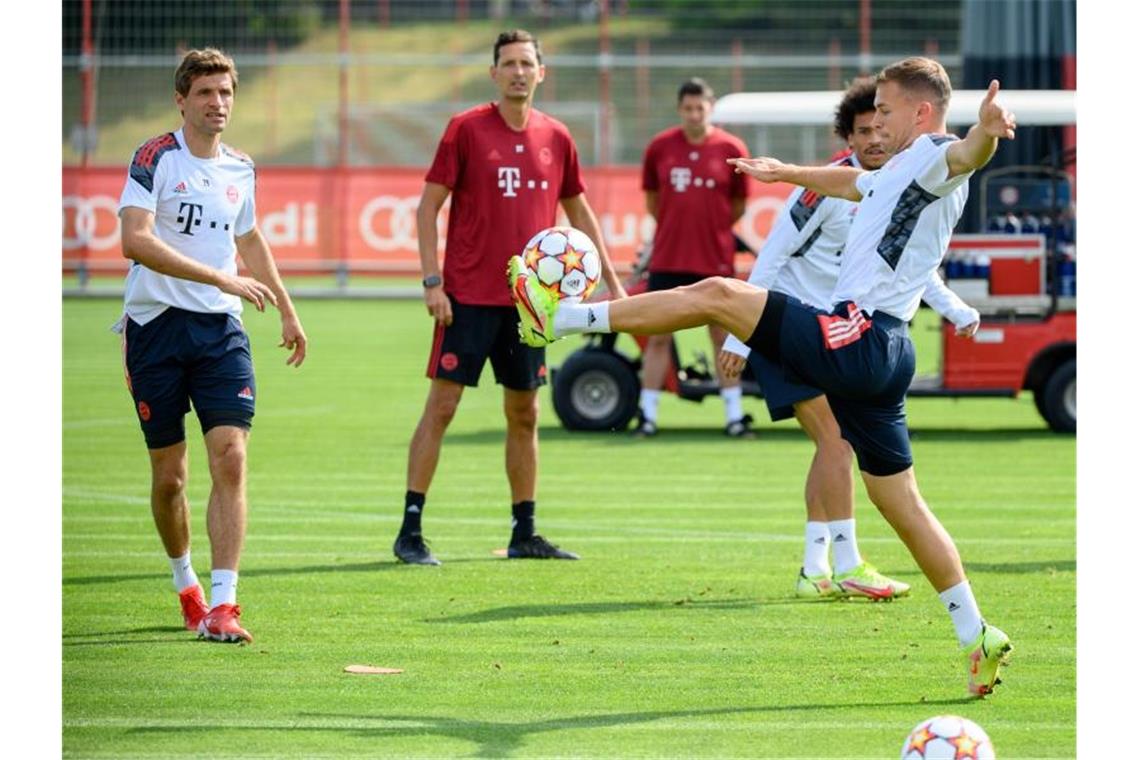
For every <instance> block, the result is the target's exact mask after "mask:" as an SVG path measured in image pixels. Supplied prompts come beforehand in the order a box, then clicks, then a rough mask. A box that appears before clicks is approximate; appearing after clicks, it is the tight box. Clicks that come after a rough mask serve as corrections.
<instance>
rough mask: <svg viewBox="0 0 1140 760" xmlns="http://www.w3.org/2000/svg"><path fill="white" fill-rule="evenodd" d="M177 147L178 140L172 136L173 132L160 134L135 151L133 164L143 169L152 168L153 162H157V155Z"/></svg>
mask: <svg viewBox="0 0 1140 760" xmlns="http://www.w3.org/2000/svg"><path fill="white" fill-rule="evenodd" d="M177 147H178V140H177V139H176V138H175V137H174V133H173V132H167V133H166V134H165V135H160V136H158V137H155V138H154V139H152V140H148V141H147V142H146V143H144V144H143V146H142V147H141V148H139V149H138V150H137V151H135V160H134V164H135V165H136V166H141V167H143V168H144V169H153V168H154V167H155V164H157V163H158V158H159V156H161V155H162V154H163V153H165V152H166V151H168V150H170V149H171V148H177Z"/></svg>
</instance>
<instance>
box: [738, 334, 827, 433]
mask: <svg viewBox="0 0 1140 760" xmlns="http://www.w3.org/2000/svg"><path fill="white" fill-rule="evenodd" d="M748 363H749V364H751V365H752V374H754V375H755V376H756V380H757V382H759V383H760V389H761V390H763V391H764V403H766V404H767V405H768V415H769V416H770V417H771V418H772V422H779V421H780V420H786V419H790V418H792V417H795V416H796V410H795V405H796V404H798V403H799V402H801V401H807V400H808V399H811V398H815V397H817V396H822V395H823V391H821V390H820V389H819V388H816V387H814V386H811V385H804V384H803V383H800V382H797V381H795V380H792V379H790V378H789V377H788V376H787V375H786V374H785V373H784V370H783V368H782V367H780V365H779V364H777V363H776V362H774V361H772V360H771V359H769V358H768V357H766V356H764V354H762V353H760V352H759V351H753V352H752V353H750V354H749V355H748Z"/></svg>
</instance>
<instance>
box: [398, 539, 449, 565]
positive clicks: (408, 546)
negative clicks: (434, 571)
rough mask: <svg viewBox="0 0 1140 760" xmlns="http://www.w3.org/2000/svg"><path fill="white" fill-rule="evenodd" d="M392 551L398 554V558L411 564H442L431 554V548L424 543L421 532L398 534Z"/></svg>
mask: <svg viewBox="0 0 1140 760" xmlns="http://www.w3.org/2000/svg"><path fill="white" fill-rule="evenodd" d="M392 553H393V554H395V555H396V559H398V560H400V561H401V562H407V563H408V564H409V565H439V564H442V563H441V562H440V561H439V560H438V559H436V558H435V557H433V556H432V555H431V550H430V549H428V548H427V544H425V543H424V537H423V534H421V533H407V534H405V533H401V534H400V535H398V536H396V543H394V544H392Z"/></svg>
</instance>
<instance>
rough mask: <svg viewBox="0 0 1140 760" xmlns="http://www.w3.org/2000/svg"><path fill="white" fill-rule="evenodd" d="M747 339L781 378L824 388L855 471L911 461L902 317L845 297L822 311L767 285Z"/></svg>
mask: <svg viewBox="0 0 1140 760" xmlns="http://www.w3.org/2000/svg"><path fill="white" fill-rule="evenodd" d="M747 343H748V345H749V346H750V347H752V348H753V349H754V350H756V351H758V352H759V353H760V354H762V355H763V356H765V357H766V358H768V359H769V360H771V361H773V362H775V363H776V364H777V365H778V366H779V367H780V369H781V370H782V371H783V373H784V375H785V376H786V377H787V379H788V380H789V381H791V382H794V383H800V384H802V385H806V386H812V387H815V388H819V389H820V390H822V391H823V392H824V393H826V394H827V400H828V403H829V404H830V405H831V409H832V412H834V414H835V419H836V421H837V422H838V423H839V427H840V430H841V431H842V433H843V437H844V438H845V439H846V440H847V442H848V443H850V444H851V447H852V448H853V449H854V450H855V456H856V457H857V458H858V460H859V469H860V470H863V471H864V472H867V473H869V474H871V475H893V474H895V473H898V472H902V471H903V470H905V469H907V468H908V467H910V466H911V465H912V464H913V463H914V460H913V458H912V456H911V450H910V436H909V435H908V433H907V428H906V404H905V402H906V391H907V388H909V387H910V382H911V379H912V378H913V377H914V366H915V365H914V344H913V343H911V340H910V335H909V334H908V332H907V326H906V323H905V322H903V321H902V320H900V319H897V318H896V317H892V316H890V315H889V314H885V313H883V312H878V313H876V314H874V315H873V316H869V315H868V314H867V313H866V312H864V311H861V310H860V309H859V307H857V306H856V305H855V304H853V303H851V302H849V301H845V302H843V303H840V304H839V305H838V306H836V307H835V309H834V310H833V311H832V312H830V313H828V312H826V311H823V310H822V309H816V308H814V307H812V306H809V305H807V304H805V303H802V302H801V301H798V300H796V299H794V298H790V297H788V296H786V295H784V294H783V293H779V292H776V291H769V293H768V304H767V306H766V307H765V308H764V314H763V315H762V316H761V317H760V321H759V323H758V324H757V325H756V329H755V331H753V333H752V335H751V336H750V337H749V339H748V340H747Z"/></svg>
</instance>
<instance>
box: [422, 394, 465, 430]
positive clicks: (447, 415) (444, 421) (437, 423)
mask: <svg viewBox="0 0 1140 760" xmlns="http://www.w3.org/2000/svg"><path fill="white" fill-rule="evenodd" d="M457 411H459V399H458V398H450V397H444V398H437V399H435V400H434V401H433V402H432V403H430V404H428V405H427V408H426V409H424V420H425V421H426V422H427V423H428V424H429V425H431V426H432V427H434V428H438V429H441V430H443V429H446V428H447V426H448V425H450V424H451V421H452V420H453V419H455V413H456V412H457Z"/></svg>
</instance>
